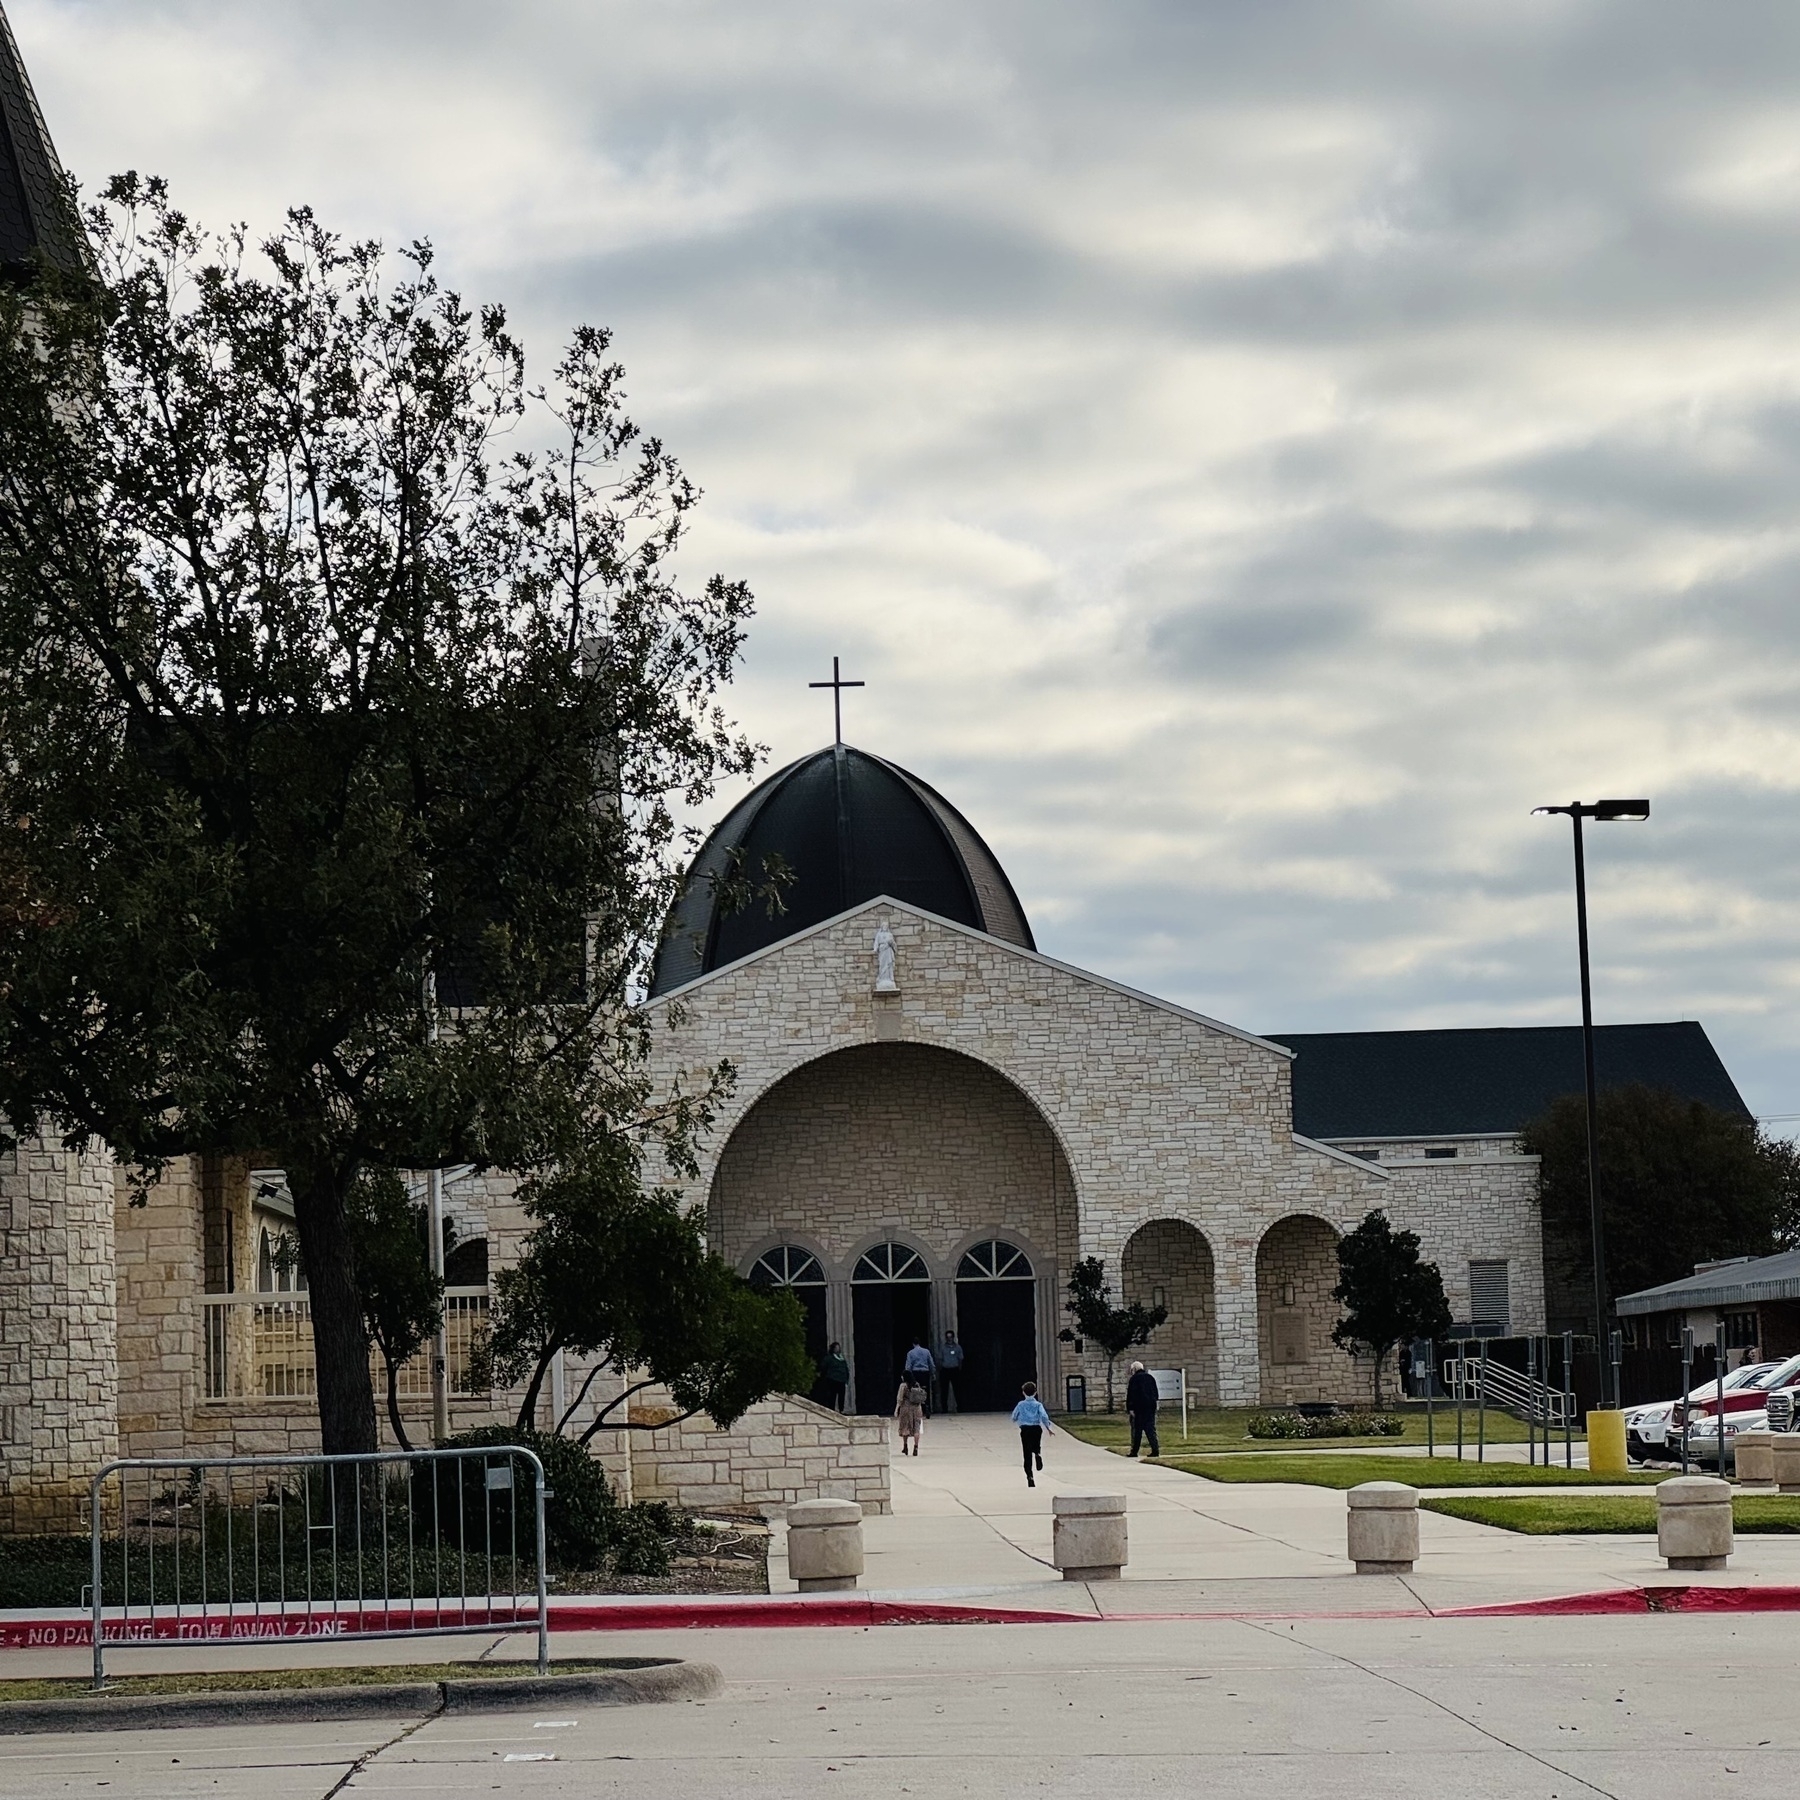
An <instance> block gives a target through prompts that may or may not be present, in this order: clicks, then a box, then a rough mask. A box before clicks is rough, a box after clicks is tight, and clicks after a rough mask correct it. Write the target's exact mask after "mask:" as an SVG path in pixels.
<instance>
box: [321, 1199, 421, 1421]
mask: <svg viewBox="0 0 1800 1800" xmlns="http://www.w3.org/2000/svg"><path fill="white" fill-rule="evenodd" d="M345 1210H346V1212H347V1213H348V1215H349V1221H350V1247H351V1253H352V1255H353V1256H354V1258H355V1261H356V1285H357V1291H358V1292H359V1293H360V1294H361V1296H362V1308H363V1323H364V1325H365V1326H366V1328H367V1330H368V1333H369V1337H370V1339H371V1341H372V1342H373V1343H374V1345H375V1347H376V1349H378V1350H379V1351H380V1352H381V1360H382V1364H383V1367H384V1368H385V1370H386V1374H387V1414H388V1424H389V1425H390V1426H392V1427H393V1432H394V1441H395V1442H396V1443H397V1444H399V1446H400V1448H401V1449H402V1450H410V1449H411V1448H412V1440H411V1439H410V1438H408V1436H407V1435H406V1426H405V1425H404V1424H403V1423H402V1422H401V1418H400V1370H401V1368H402V1366H403V1365H404V1364H406V1363H407V1362H409V1361H410V1360H411V1359H412V1358H413V1357H414V1356H416V1355H418V1353H419V1351H420V1350H421V1349H423V1348H424V1346H425V1345H426V1344H427V1343H428V1342H429V1341H430V1340H431V1339H432V1337H433V1336H435V1335H436V1332H437V1328H438V1326H439V1325H441V1324H442V1323H443V1319H444V1284H443V1282H442V1281H441V1280H440V1279H439V1278H438V1276H436V1275H435V1274H434V1273H433V1272H432V1268H431V1253H430V1249H429V1234H428V1228H427V1224H426V1219H425V1208H424V1207H423V1206H421V1205H419V1204H418V1203H417V1202H416V1201H414V1200H413V1199H412V1197H411V1196H410V1195H409V1194H408V1193H407V1191H406V1183H405V1182H404V1181H403V1180H401V1178H400V1177H399V1176H398V1175H396V1174H395V1173H394V1171H393V1170H391V1169H365V1170H363V1171H362V1173H361V1174H360V1175H358V1177H357V1180H356V1185H355V1186H354V1187H353V1188H352V1189H351V1190H350V1198H349V1202H348V1205H347V1207H346V1209H345Z"/></svg>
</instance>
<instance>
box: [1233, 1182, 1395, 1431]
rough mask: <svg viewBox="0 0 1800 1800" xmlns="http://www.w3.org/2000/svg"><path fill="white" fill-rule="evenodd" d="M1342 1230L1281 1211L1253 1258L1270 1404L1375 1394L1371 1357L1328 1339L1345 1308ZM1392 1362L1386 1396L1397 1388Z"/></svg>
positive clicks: (1345, 1400) (1367, 1399)
mask: <svg viewBox="0 0 1800 1800" xmlns="http://www.w3.org/2000/svg"><path fill="white" fill-rule="evenodd" d="M1338 1236H1339V1234H1338V1233H1337V1232H1335V1231H1333V1230H1332V1229H1331V1227H1330V1226H1329V1225H1327V1224H1326V1223H1325V1221H1324V1220H1323V1219H1317V1218H1310V1217H1294V1218H1287V1219H1283V1220H1282V1221H1281V1222H1280V1223H1279V1224H1278V1225H1276V1226H1275V1227H1274V1228H1273V1229H1272V1230H1271V1231H1270V1232H1269V1234H1268V1235H1267V1236H1266V1237H1265V1238H1264V1239H1263V1241H1262V1245H1261V1247H1260V1248H1259V1250H1258V1252H1257V1258H1256V1289H1257V1293H1256V1309H1257V1317H1256V1325H1257V1344H1258V1348H1259V1352H1260V1354H1261V1357H1262V1398H1263V1400H1264V1401H1265V1402H1266V1403H1267V1404H1269V1405H1272V1406H1292V1405H1295V1404H1297V1403H1298V1402H1301V1401H1306V1400H1335V1401H1336V1402H1337V1403H1338V1404H1339V1405H1340V1406H1368V1405H1370V1404H1371V1403H1372V1401H1373V1398H1374V1391H1375V1390H1374V1367H1373V1362H1374V1359H1373V1358H1372V1357H1367V1356H1353V1355H1351V1354H1350V1352H1349V1351H1347V1350H1343V1349H1340V1348H1339V1347H1338V1346H1337V1345H1336V1344H1334V1343H1333V1342H1332V1340H1331V1331H1332V1327H1333V1326H1334V1325H1336V1324H1337V1322H1338V1318H1339V1312H1340V1309H1339V1307H1338V1303H1337V1302H1336V1301H1335V1300H1333V1299H1332V1297H1331V1290H1332V1289H1333V1288H1334V1287H1336V1286H1337V1280H1338V1267H1337V1241H1338ZM1393 1376H1394V1369H1393V1365H1392V1363H1391V1362H1390V1363H1389V1365H1388V1367H1387V1368H1386V1369H1385V1370H1384V1371H1383V1385H1382V1397H1383V1399H1384V1400H1389V1399H1392V1398H1393V1396H1394V1393H1395V1382H1394V1379H1393Z"/></svg>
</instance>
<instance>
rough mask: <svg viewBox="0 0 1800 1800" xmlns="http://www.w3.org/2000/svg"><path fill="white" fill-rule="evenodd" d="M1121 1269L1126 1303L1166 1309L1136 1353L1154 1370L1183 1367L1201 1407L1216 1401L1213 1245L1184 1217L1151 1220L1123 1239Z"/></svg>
mask: <svg viewBox="0 0 1800 1800" xmlns="http://www.w3.org/2000/svg"><path fill="white" fill-rule="evenodd" d="M1120 1272H1121V1278H1122V1282H1123V1288H1124V1296H1125V1299H1126V1300H1127V1301H1132V1300H1136V1301H1140V1302H1141V1303H1142V1304H1143V1305H1145V1306H1166V1307H1167V1308H1168V1309H1169V1316H1168V1318H1167V1319H1166V1320H1165V1321H1164V1322H1163V1323H1162V1324H1161V1325H1159V1326H1158V1327H1157V1328H1156V1330H1155V1331H1154V1332H1152V1333H1151V1336H1150V1342H1149V1343H1148V1344H1147V1345H1145V1347H1144V1349H1143V1351H1142V1352H1141V1353H1139V1352H1133V1355H1134V1357H1135V1356H1137V1355H1139V1354H1141V1355H1142V1357H1143V1360H1144V1361H1145V1362H1146V1363H1150V1364H1152V1365H1153V1366H1154V1367H1156V1368H1166V1369H1185V1370H1186V1371H1187V1384H1188V1397H1189V1398H1190V1399H1191V1400H1193V1401H1194V1402H1195V1403H1196V1404H1198V1405H1201V1406H1216V1405H1218V1403H1219V1330H1218V1320H1217V1315H1216V1314H1215V1312H1214V1310H1213V1254H1212V1246H1211V1245H1210V1244H1208V1243H1207V1241H1206V1239H1205V1238H1204V1237H1203V1236H1202V1235H1201V1233H1200V1232H1199V1230H1198V1229H1196V1227H1194V1226H1192V1225H1190V1224H1189V1223H1188V1222H1187V1221H1186V1220H1185V1219H1152V1220H1151V1221H1150V1222H1149V1223H1148V1224H1147V1225H1140V1226H1139V1227H1138V1228H1137V1230H1136V1231H1134V1232H1133V1233H1132V1234H1131V1236H1130V1237H1129V1238H1127V1239H1126V1241H1125V1254H1124V1255H1123V1257H1121V1258H1120Z"/></svg>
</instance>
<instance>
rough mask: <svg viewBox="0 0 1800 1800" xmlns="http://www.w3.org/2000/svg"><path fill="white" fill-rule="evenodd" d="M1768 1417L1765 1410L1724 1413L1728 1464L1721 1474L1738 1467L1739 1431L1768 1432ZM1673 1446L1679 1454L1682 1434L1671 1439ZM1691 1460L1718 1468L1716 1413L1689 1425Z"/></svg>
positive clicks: (1705, 1466)
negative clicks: (1736, 1442)
mask: <svg viewBox="0 0 1800 1800" xmlns="http://www.w3.org/2000/svg"><path fill="white" fill-rule="evenodd" d="M1768 1429H1769V1419H1768V1415H1767V1414H1766V1413H1759V1412H1746V1413H1727V1414H1726V1415H1725V1466H1724V1468H1723V1469H1720V1470H1719V1473H1720V1474H1721V1475H1724V1474H1729V1473H1730V1472H1731V1471H1732V1470H1733V1469H1735V1468H1736V1467H1737V1457H1736V1455H1735V1453H1734V1450H1733V1444H1734V1440H1735V1439H1736V1437H1737V1435H1738V1433H1739V1432H1740V1431H1767V1430H1768ZM1670 1445H1671V1448H1672V1449H1673V1450H1674V1452H1675V1454H1676V1455H1678V1456H1679V1455H1680V1450H1681V1434H1680V1433H1679V1432H1677V1433H1676V1434H1675V1436H1674V1437H1673V1438H1672V1439H1671V1440H1670ZM1688 1461H1689V1462H1692V1463H1696V1464H1698V1465H1699V1466H1700V1467H1702V1468H1718V1466H1719V1421H1718V1417H1717V1415H1716V1414H1709V1415H1708V1416H1707V1417H1706V1418H1704V1419H1701V1418H1696V1419H1695V1420H1694V1421H1693V1423H1692V1424H1690V1425H1689V1426H1688Z"/></svg>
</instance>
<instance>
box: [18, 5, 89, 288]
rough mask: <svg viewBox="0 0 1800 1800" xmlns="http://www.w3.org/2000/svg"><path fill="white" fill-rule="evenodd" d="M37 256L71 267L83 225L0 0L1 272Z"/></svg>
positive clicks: (77, 262)
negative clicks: (74, 207)
mask: <svg viewBox="0 0 1800 1800" xmlns="http://www.w3.org/2000/svg"><path fill="white" fill-rule="evenodd" d="M39 259H42V260H43V261H44V262H47V263H49V264H51V265H52V266H53V267H55V268H59V269H64V270H67V271H68V272H69V273H71V274H73V273H75V272H76V271H77V270H79V269H80V268H81V267H82V266H83V263H84V260H85V259H84V258H83V255H82V247H81V229H80V226H79V224H78V223H77V221H76V220H75V218H74V215H73V212H72V210H71V208H70V205H69V196H68V188H67V184H66V180H65V177H64V175H63V170H62V164H61V163H60V162H58V161H57V159H56V149H55V147H54V146H53V145H52V144H51V142H50V133H49V132H48V131H47V130H45V128H44V115H43V114H42V113H41V112H39V111H38V103H37V96H36V95H35V94H34V93H33V92H32V91H31V77H30V76H29V75H27V74H26V73H25V62H24V59H23V58H22V57H21V56H20V55H19V46H18V44H17V42H16V41H15V40H14V38H13V34H12V25H11V24H10V23H9V22H8V20H7V17H6V11H5V8H4V7H3V6H0V278H10V279H13V280H17V279H19V278H20V277H21V276H23V275H27V274H29V273H30V272H31V270H32V269H33V267H34V266H35V265H36V263H37V262H38V260H39Z"/></svg>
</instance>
